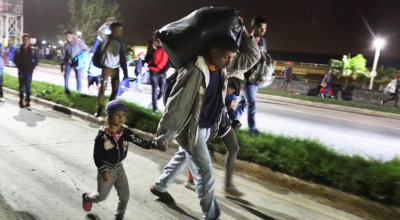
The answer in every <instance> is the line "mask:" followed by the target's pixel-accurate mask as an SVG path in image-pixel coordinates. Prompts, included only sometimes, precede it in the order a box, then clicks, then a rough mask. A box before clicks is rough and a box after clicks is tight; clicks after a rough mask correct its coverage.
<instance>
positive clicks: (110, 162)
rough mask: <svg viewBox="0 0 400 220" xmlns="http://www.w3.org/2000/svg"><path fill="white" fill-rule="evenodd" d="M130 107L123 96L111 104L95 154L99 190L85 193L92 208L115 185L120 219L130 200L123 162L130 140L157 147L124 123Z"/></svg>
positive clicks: (86, 206)
mask: <svg viewBox="0 0 400 220" xmlns="http://www.w3.org/2000/svg"><path fill="white" fill-rule="evenodd" d="M126 111H127V108H126V105H125V104H124V103H123V102H122V101H121V100H114V101H111V102H109V103H108V104H107V106H106V114H107V118H106V122H107V124H108V125H107V126H105V127H102V128H100V130H99V133H98V134H97V137H96V139H95V145H94V154H93V157H94V162H95V164H96V166H97V168H98V176H97V183H98V192H95V193H87V192H86V193H83V194H82V200H83V202H82V206H83V209H84V210H85V211H87V212H89V211H90V210H91V208H92V203H93V202H101V201H103V200H105V199H106V198H107V196H108V194H109V193H110V191H111V188H112V187H113V186H115V188H116V190H117V191H118V197H119V203H118V209H117V214H116V215H115V217H116V218H115V219H116V220H121V219H123V217H124V214H125V210H126V207H127V205H128V200H129V184H128V179H127V177H126V174H125V170H124V167H123V164H122V163H123V161H124V159H125V158H126V156H127V154H128V147H129V142H132V143H134V144H136V145H138V146H139V147H142V148H144V149H148V150H149V149H156V148H157V146H156V144H155V142H153V141H148V140H144V139H142V138H140V137H139V136H138V135H136V134H134V133H133V132H132V131H131V130H129V129H127V128H124V127H123V124H124V123H125V120H126ZM167 148H168V147H167V146H161V147H158V148H157V149H158V150H161V151H166V150H167Z"/></svg>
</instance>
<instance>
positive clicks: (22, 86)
mask: <svg viewBox="0 0 400 220" xmlns="http://www.w3.org/2000/svg"><path fill="white" fill-rule="evenodd" d="M18 81H19V99H20V101H22V100H23V99H24V90H25V93H26V99H25V101H28V102H30V101H31V83H32V73H28V74H22V73H18Z"/></svg>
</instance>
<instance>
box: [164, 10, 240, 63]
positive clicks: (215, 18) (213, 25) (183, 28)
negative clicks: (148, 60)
mask: <svg viewBox="0 0 400 220" xmlns="http://www.w3.org/2000/svg"><path fill="white" fill-rule="evenodd" d="M242 31H243V27H242V26H240V25H239V24H238V10H236V9H233V8H225V7H204V8H201V9H198V10H196V11H194V12H192V13H191V14H189V15H188V16H186V17H184V18H182V19H180V20H179V21H175V22H173V23H170V24H168V25H166V26H164V27H163V28H161V29H160V30H159V31H158V32H157V35H158V37H159V38H160V40H161V42H162V44H163V48H164V50H165V52H166V53H167V54H168V57H169V59H170V61H171V62H172V65H173V66H174V67H175V68H176V69H180V68H181V67H183V66H184V65H186V64H187V63H188V62H190V61H191V60H193V59H194V58H195V57H196V56H198V55H199V54H200V53H201V52H202V51H203V50H204V48H206V47H207V46H208V42H209V41H210V39H211V38H212V37H214V36H218V35H223V34H230V35H231V36H232V37H233V38H234V39H235V40H236V42H237V43H238V44H240V39H241V35H242Z"/></svg>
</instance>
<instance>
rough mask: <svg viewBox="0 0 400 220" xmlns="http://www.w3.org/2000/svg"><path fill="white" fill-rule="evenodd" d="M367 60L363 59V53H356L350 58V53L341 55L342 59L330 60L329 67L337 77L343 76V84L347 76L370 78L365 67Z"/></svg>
mask: <svg viewBox="0 0 400 220" xmlns="http://www.w3.org/2000/svg"><path fill="white" fill-rule="evenodd" d="M366 64H367V60H366V59H364V57H363V55H361V54H358V55H357V56H355V57H353V58H351V57H350V55H349V56H346V55H344V56H343V59H342V60H331V69H332V70H333V73H334V74H335V75H336V76H337V77H338V78H341V77H345V79H346V81H345V86H347V81H348V78H349V77H352V78H353V79H357V78H359V77H361V78H370V72H369V70H368V69H367V67H366Z"/></svg>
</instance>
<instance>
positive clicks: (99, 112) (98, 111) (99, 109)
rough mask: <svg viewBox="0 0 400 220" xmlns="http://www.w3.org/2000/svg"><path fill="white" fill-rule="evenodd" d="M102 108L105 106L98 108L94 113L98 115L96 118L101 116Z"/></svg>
mask: <svg viewBox="0 0 400 220" xmlns="http://www.w3.org/2000/svg"><path fill="white" fill-rule="evenodd" d="M102 110H103V108H98V109H97V112H96V113H94V117H96V118H98V117H100V116H101V112H102Z"/></svg>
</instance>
